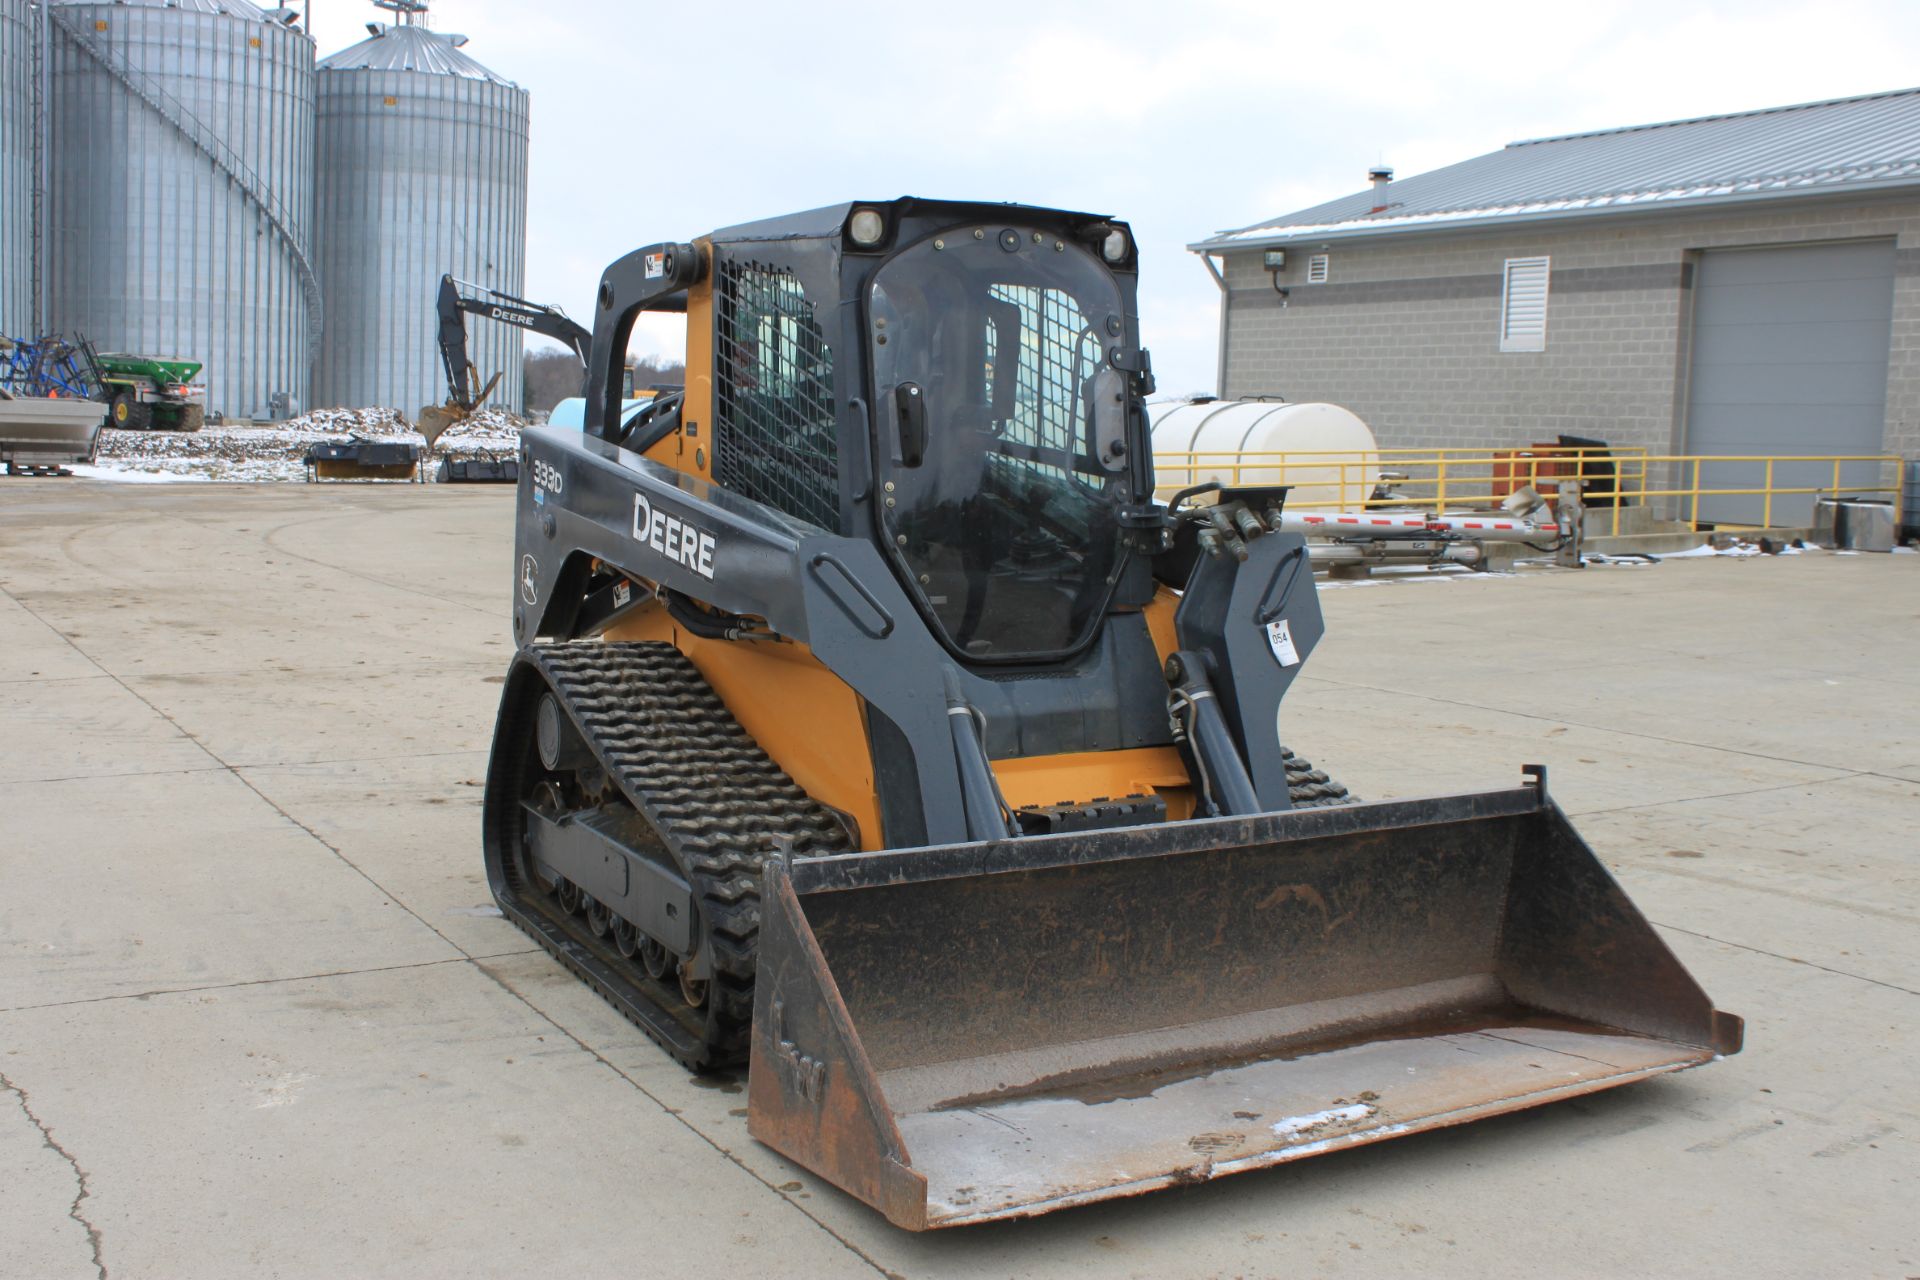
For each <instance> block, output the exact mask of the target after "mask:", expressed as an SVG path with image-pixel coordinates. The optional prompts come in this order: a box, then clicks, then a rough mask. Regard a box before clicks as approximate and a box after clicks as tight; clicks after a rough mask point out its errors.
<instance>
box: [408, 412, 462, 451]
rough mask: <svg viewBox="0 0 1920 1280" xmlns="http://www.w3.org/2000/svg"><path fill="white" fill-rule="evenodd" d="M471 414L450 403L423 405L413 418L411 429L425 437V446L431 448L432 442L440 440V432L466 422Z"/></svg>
mask: <svg viewBox="0 0 1920 1280" xmlns="http://www.w3.org/2000/svg"><path fill="white" fill-rule="evenodd" d="M471 413H472V410H470V409H463V408H461V407H460V406H459V405H457V404H454V403H453V402H452V401H448V402H447V403H446V404H430V405H425V406H423V407H422V408H421V410H420V413H419V415H418V416H417V417H416V418H415V420H414V424H413V429H414V430H415V431H418V432H419V433H420V434H421V435H423V436H425V437H426V439H427V446H428V447H429V448H431V447H432V446H433V442H434V441H436V440H438V439H439V438H440V433H441V432H443V431H445V430H446V429H447V428H448V427H450V426H452V425H453V424H454V423H456V422H464V421H466V419H467V417H468V416H469V415H470V414H471Z"/></svg>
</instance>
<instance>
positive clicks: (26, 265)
mask: <svg viewBox="0 0 1920 1280" xmlns="http://www.w3.org/2000/svg"><path fill="white" fill-rule="evenodd" d="M32 327H33V22H32V16H31V14H30V13H29V11H28V9H27V0H0V333H4V334H9V335H11V336H15V337H27V336H30V335H29V331H30V330H31V329H32Z"/></svg>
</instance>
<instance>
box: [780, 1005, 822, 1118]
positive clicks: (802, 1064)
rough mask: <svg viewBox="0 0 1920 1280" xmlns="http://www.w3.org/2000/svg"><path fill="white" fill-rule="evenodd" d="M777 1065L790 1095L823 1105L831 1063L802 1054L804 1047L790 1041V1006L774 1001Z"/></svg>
mask: <svg viewBox="0 0 1920 1280" xmlns="http://www.w3.org/2000/svg"><path fill="white" fill-rule="evenodd" d="M773 1027H774V1032H773V1034H774V1041H775V1044H774V1055H773V1064H774V1067H775V1068H776V1069H777V1070H778V1072H779V1075H780V1087H781V1088H782V1089H784V1090H785V1091H786V1092H788V1093H790V1094H796V1095H798V1096H799V1097H802V1098H805V1099H806V1100H807V1101H808V1102H811V1103H812V1104H813V1105H814V1106H816V1107H817V1106H819V1105H820V1103H821V1100H822V1099H824V1098H825V1097H826V1096H827V1064H826V1063H824V1062H822V1061H820V1059H818V1058H815V1057H810V1056H808V1055H807V1054H804V1053H802V1052H800V1046H799V1045H797V1044H795V1043H794V1042H793V1041H792V1040H790V1039H788V1038H787V1005H786V1002H785V1001H783V1000H775V1001H774V1002H773Z"/></svg>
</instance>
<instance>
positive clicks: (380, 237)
mask: <svg viewBox="0 0 1920 1280" xmlns="http://www.w3.org/2000/svg"><path fill="white" fill-rule="evenodd" d="M401 14H402V18H403V20H402V21H401V22H400V23H399V24H397V25H394V26H386V27H380V28H378V29H377V33H376V34H375V35H373V36H372V37H370V38H369V39H366V40H362V41H361V42H360V43H359V44H356V45H354V46H352V47H351V48H348V49H343V50H341V51H340V52H339V53H336V54H333V55H331V56H329V57H327V58H325V59H323V60H322V61H321V63H320V70H319V74H318V79H319V131H320V132H319V165H320V168H319V183H320V196H319V201H320V203H319V229H320V233H319V247H320V252H319V262H320V279H321V284H322V287H323V288H324V289H325V291H326V295H327V336H326V339H325V341H324V342H323V343H322V344H321V354H320V365H319V370H318V375H317V378H316V386H315V391H316V394H317V396H318V397H319V398H318V401H317V403H320V404H325V405H344V406H350V407H358V406H369V405H378V406H384V407H388V408H394V409H399V410H401V411H402V412H404V413H407V414H409V415H411V414H413V413H416V412H418V411H419V409H420V408H421V406H423V405H429V404H438V403H439V402H440V401H442V400H444V399H445V398H446V376H445V374H444V372H443V371H442V368H441V363H440V354H439V345H438V341H437V334H438V328H439V326H438V321H437V319H436V317H435V313H434V299H435V295H436V293H437V291H438V289H439V285H440V277H441V276H443V275H445V274H447V273H448V272H451V273H452V274H453V275H454V276H455V277H457V278H459V279H461V280H466V281H471V282H473V283H475V284H479V285H485V286H486V287H488V288H491V289H496V290H500V291H502V292H505V293H512V294H518V293H520V292H522V290H523V288H524V279H525V275H526V240H527V118H528V117H527V106H528V104H527V93H526V90H524V89H521V88H519V87H518V86H516V85H514V84H513V83H511V82H510V81H507V80H504V79H502V78H501V77H499V76H497V75H495V74H494V73H493V72H491V71H489V70H488V69H487V68H486V67H484V66H482V65H480V63H478V62H476V61H474V59H472V58H470V57H468V56H467V55H466V54H464V53H462V52H461V51H460V49H459V47H458V46H459V45H461V44H464V43H465V40H464V38H463V37H460V36H450V35H446V34H443V33H440V32H436V31H432V30H429V29H428V28H427V27H426V26H424V25H420V24H418V23H417V22H415V21H413V20H414V19H416V18H417V17H419V16H420V15H418V14H417V13H414V12H409V11H408V10H406V9H404V8H403V9H402V10H401ZM468 344H469V347H468V350H469V352H470V355H471V358H472V360H473V363H474V366H475V367H476V368H477V369H478V370H479V371H480V375H481V379H482V381H484V380H485V379H487V378H490V377H492V376H493V375H494V374H495V373H499V374H501V375H503V376H502V377H501V379H500V382H499V385H498V386H497V388H496V389H495V391H494V394H493V403H496V404H501V405H505V406H507V407H509V408H513V409H516V410H517V409H519V408H520V407H521V400H522V396H523V391H522V384H523V380H522V371H521V364H520V362H521V351H522V341H521V333H520V330H518V329H516V328H513V327H512V326H511V325H505V324H496V323H493V322H491V321H486V320H479V321H475V322H473V323H471V324H470V325H469V326H468Z"/></svg>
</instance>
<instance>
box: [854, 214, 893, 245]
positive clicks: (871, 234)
mask: <svg viewBox="0 0 1920 1280" xmlns="http://www.w3.org/2000/svg"><path fill="white" fill-rule="evenodd" d="M847 234H848V235H850V236H852V237H853V242H854V243H855V244H857V245H863V246H865V247H867V248H872V247H873V246H874V245H876V244H879V243H880V240H881V237H883V236H885V235H886V234H887V220H886V219H885V218H883V217H881V216H880V211H879V210H878V209H855V210H854V211H853V217H852V218H851V219H849V220H848V222H847Z"/></svg>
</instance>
